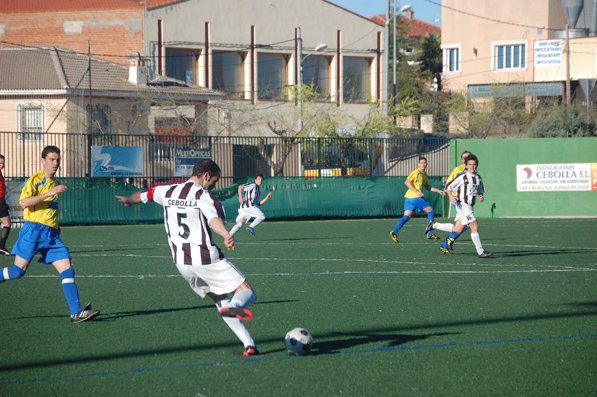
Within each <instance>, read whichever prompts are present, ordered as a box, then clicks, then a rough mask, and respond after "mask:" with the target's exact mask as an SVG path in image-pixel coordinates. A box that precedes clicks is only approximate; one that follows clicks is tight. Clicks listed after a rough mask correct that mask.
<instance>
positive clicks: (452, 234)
mask: <svg viewBox="0 0 597 397" xmlns="http://www.w3.org/2000/svg"><path fill="white" fill-rule="evenodd" d="M460 234H461V233H456V232H450V234H448V238H453V239H454V240H456V239H457V238H458V236H460Z"/></svg>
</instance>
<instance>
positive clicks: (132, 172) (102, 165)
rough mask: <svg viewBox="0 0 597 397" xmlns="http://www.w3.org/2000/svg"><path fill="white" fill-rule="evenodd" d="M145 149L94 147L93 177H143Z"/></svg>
mask: <svg viewBox="0 0 597 397" xmlns="http://www.w3.org/2000/svg"><path fill="white" fill-rule="evenodd" d="M143 175H144V172H143V148H142V147H141V146H123V147H117V146H92V147H91V176H93V177H98V176H99V177H103V176H106V177H132V176H143Z"/></svg>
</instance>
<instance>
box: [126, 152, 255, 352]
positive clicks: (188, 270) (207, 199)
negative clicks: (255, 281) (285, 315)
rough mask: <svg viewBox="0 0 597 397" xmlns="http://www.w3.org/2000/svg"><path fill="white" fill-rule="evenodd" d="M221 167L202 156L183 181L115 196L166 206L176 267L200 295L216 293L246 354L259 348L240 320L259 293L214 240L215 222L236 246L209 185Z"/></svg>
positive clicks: (231, 245) (228, 244)
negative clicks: (189, 176) (212, 232)
mask: <svg viewBox="0 0 597 397" xmlns="http://www.w3.org/2000/svg"><path fill="white" fill-rule="evenodd" d="M220 172H221V171H220V167H219V166H218V165H217V164H216V163H215V162H213V161H212V160H203V161H200V162H199V163H197V164H195V166H194V168H193V175H192V176H191V178H190V179H189V180H188V181H186V182H184V183H180V184H174V185H163V186H156V187H154V188H151V189H149V190H148V191H147V192H137V193H133V194H131V195H130V196H126V197H124V196H116V198H117V199H118V200H119V201H121V202H122V203H123V204H124V205H125V206H127V207H128V206H131V205H134V204H138V203H141V202H143V203H147V202H149V201H153V202H155V203H157V204H159V205H161V206H163V207H164V225H165V227H166V235H167V237H168V245H169V246H170V250H171V252H172V259H173V260H174V263H175V265H176V267H177V269H178V271H179V272H180V274H181V275H182V277H183V278H184V279H185V280H187V282H188V283H189V285H190V286H191V288H192V289H193V291H195V293H196V294H197V295H199V296H201V297H202V298H204V297H205V296H206V295H208V296H209V297H210V298H212V299H213V301H214V302H215V304H216V307H217V309H218V313H219V314H220V315H221V316H222V319H223V320H224V322H225V323H226V324H227V325H228V327H229V328H230V329H231V330H232V331H233V332H234V333H235V334H236V336H237V337H238V338H239V339H240V341H241V342H242V343H243V345H244V350H243V355H244V356H252V355H255V354H258V351H257V349H256V348H255V342H254V340H253V338H252V337H251V335H250V334H249V331H247V329H246V328H245V326H244V324H243V323H242V321H250V320H251V319H252V318H253V312H252V311H251V310H250V309H249V308H248V306H249V305H250V304H252V303H253V302H254V301H255V293H254V292H253V290H252V289H251V286H250V285H249V283H248V282H247V281H246V280H245V276H244V275H243V274H242V273H241V272H240V271H239V270H238V269H237V268H236V267H235V266H234V265H233V264H232V262H230V261H229V260H228V259H227V258H226V257H225V256H224V254H223V253H222V251H220V248H219V247H218V246H217V245H216V244H215V243H214V241H213V239H212V235H211V231H210V228H211V230H213V231H214V232H216V233H217V234H219V235H220V236H222V238H223V239H224V245H225V246H226V248H228V249H230V250H233V249H234V237H232V235H231V234H230V233H229V232H228V230H226V226H225V224H224V222H225V214H224V209H223V207H222V204H221V203H220V202H219V201H218V199H217V198H216V197H215V196H214V195H213V194H212V193H211V192H210V191H209V190H211V189H212V188H213V187H214V186H215V184H216V182H217V181H218V179H219V178H220ZM230 293H233V296H232V297H231V298H229V297H228V294H230Z"/></svg>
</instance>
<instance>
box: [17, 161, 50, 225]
mask: <svg viewBox="0 0 597 397" xmlns="http://www.w3.org/2000/svg"><path fill="white" fill-rule="evenodd" d="M56 185H58V183H57V182H56V179H54V178H51V179H47V178H46V176H45V174H44V172H43V171H39V172H38V173H37V174H34V175H33V176H32V177H31V178H29V180H28V181H27V183H25V187H24V188H23V190H22V191H21V197H20V198H19V203H20V202H21V201H23V199H26V198H27V197H34V196H39V195H42V194H44V193H47V192H49V191H50V190H51V189H52V188H53V187H54V186H56ZM23 218H24V219H25V220H26V221H28V222H37V223H41V224H42V225H46V226H50V227H53V228H54V229H57V228H58V194H55V195H53V196H50V197H48V198H46V199H45V200H44V201H42V202H41V203H38V204H36V205H34V206H32V207H27V208H25V211H24V212H23Z"/></svg>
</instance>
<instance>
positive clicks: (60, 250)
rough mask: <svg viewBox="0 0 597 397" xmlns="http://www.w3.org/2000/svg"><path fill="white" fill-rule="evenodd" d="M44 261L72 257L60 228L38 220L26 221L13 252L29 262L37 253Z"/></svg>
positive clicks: (51, 261) (48, 261)
mask: <svg viewBox="0 0 597 397" xmlns="http://www.w3.org/2000/svg"><path fill="white" fill-rule="evenodd" d="M38 252H39V253H40V254H41V258H40V259H39V261H40V262H42V263H53V262H56V261H58V260H60V259H71V256H70V253H69V252H68V248H66V245H64V242H63V241H62V239H61V238H60V229H54V228H52V227H49V226H46V225H42V224H41V223H36V222H25V223H24V224H23V228H22V229H21V232H20V233H19V238H18V240H17V242H16V243H15V245H14V246H13V247H12V254H13V255H17V256H20V257H21V258H23V259H25V260H26V261H27V262H31V259H33V257H34V256H35V254H37V253H38Z"/></svg>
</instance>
